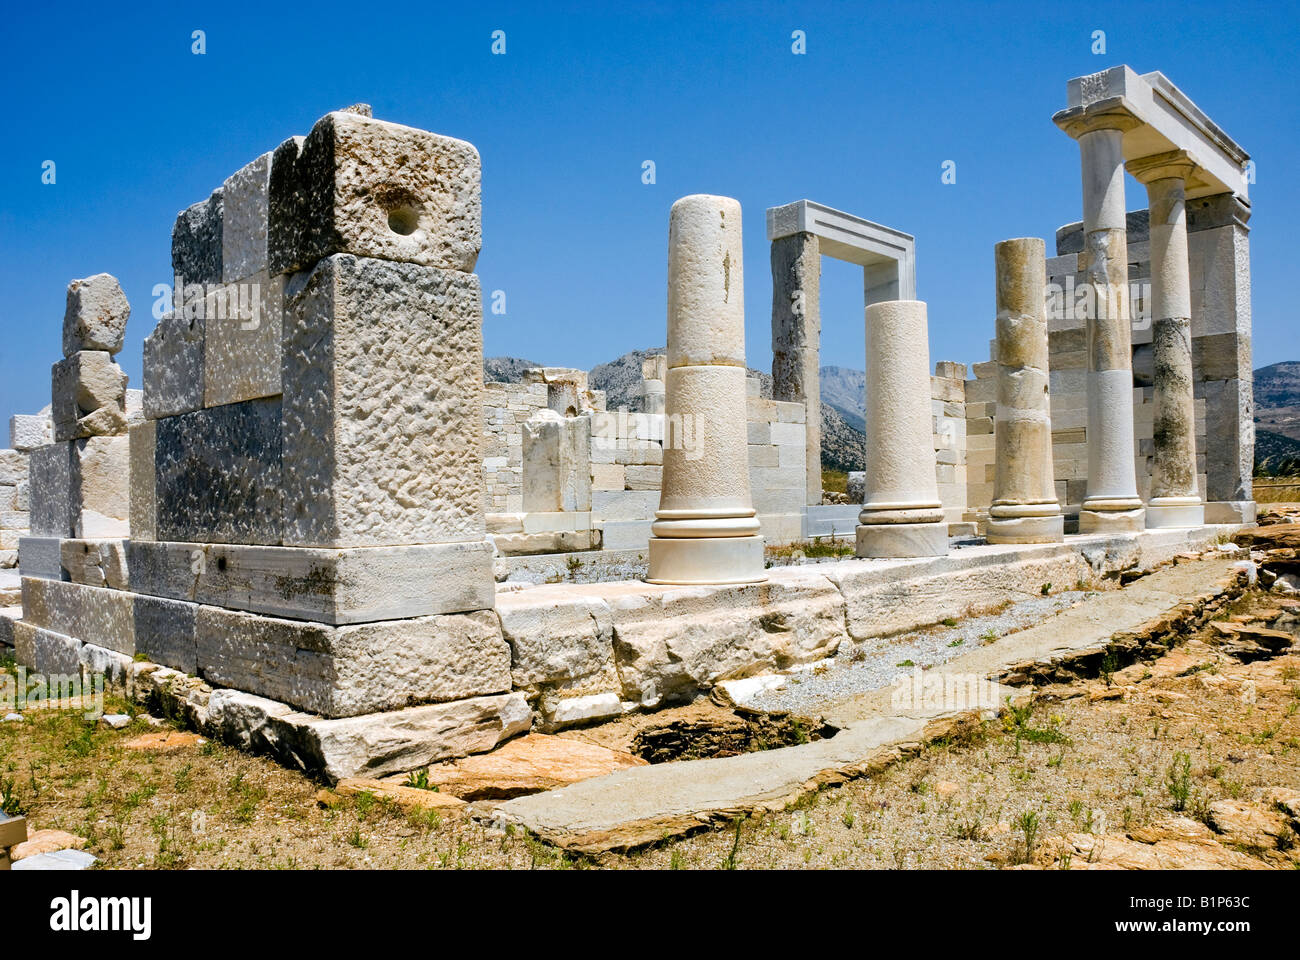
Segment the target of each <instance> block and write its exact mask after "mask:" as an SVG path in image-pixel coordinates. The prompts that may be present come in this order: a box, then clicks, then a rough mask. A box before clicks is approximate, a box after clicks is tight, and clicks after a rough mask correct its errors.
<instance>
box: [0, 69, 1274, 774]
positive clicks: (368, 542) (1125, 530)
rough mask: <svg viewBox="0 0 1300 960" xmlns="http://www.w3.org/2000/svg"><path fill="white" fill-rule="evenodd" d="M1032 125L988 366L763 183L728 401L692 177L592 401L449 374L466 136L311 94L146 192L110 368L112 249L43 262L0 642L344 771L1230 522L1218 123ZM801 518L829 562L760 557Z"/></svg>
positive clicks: (1104, 95)
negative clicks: (1053, 222)
mask: <svg viewBox="0 0 1300 960" xmlns="http://www.w3.org/2000/svg"><path fill="white" fill-rule="evenodd" d="M1053 119H1054V120H1055V122H1056V123H1057V125H1058V126H1060V127H1061V129H1062V130H1064V131H1065V132H1066V133H1067V134H1069V135H1070V136H1071V137H1073V138H1074V139H1075V140H1076V141H1077V142H1078V144H1079V157H1080V161H1081V174H1082V188H1083V189H1082V212H1083V218H1082V221H1081V222H1079V223H1074V224H1070V225H1067V226H1065V227H1062V228H1061V229H1060V230H1058V231H1057V234H1056V238H1055V242H1056V251H1055V254H1056V255H1055V256H1053V257H1050V258H1049V257H1047V255H1046V253H1047V252H1046V249H1045V244H1044V242H1043V241H1042V240H1041V239H1036V238H1032V237H1028V238H1018V239H1013V240H1007V241H1004V242H1003V243H1000V244H998V245H997V246H996V248H995V250H994V273H993V279H994V285H995V289H994V295H993V296H992V297H990V298H989V301H988V303H986V304H985V308H986V309H988V310H989V313H990V319H991V320H993V324H992V326H993V328H994V332H995V337H994V339H993V340H992V342H991V344H990V357H991V359H990V360H989V361H988V362H985V363H977V364H974V365H973V367H972V368H968V367H967V366H966V365H965V364H959V363H954V362H949V361H940V362H938V363H937V364H935V365H934V367H933V371H932V370H931V367H930V361H929V353H930V351H929V347H928V331H927V326H928V323H929V321H930V319H931V318H930V317H928V316H927V308H926V304H925V303H924V302H923V301H921V300H919V299H917V262H916V247H915V240H914V238H913V237H911V236H910V235H909V234H906V233H904V232H902V231H900V230H897V229H894V228H891V227H885V226H882V225H880V224H876V223H872V222H871V221H869V220H866V219H863V218H861V217H858V216H855V215H852V214H848V213H845V212H843V211H840V210H836V209H834V208H832V207H829V206H826V205H824V204H820V203H814V202H812V201H809V200H800V201H797V202H795V203H789V204H784V205H780V206H775V207H772V208H770V209H768V210H767V211H766V213H767V217H766V232H767V238H768V240H769V241H770V243H771V260H770V267H771V275H772V303H771V320H772V353H773V362H772V386H771V390H770V392H769V391H768V390H767V389H766V388H765V387H764V386H763V384H762V383H761V382H760V379H759V378H758V376H757V375H752V374H751V373H750V372H748V371H747V367H746V355H745V342H744V301H743V292H742V283H743V279H742V278H743V272H742V271H743V264H742V256H741V249H742V247H741V242H740V238H741V209H740V205H739V204H738V203H737V202H736V201H734V200H731V199H729V198H726V197H714V196H691V197H685V198H682V199H681V200H679V201H677V203H676V204H674V205H673V208H672V210H671V212H670V213H669V215H668V224H667V226H668V228H669V255H668V264H667V266H668V269H667V282H668V290H669V297H668V316H667V324H666V341H665V342H666V343H667V349H666V352H665V353H649V354H638V355H637V364H639V370H637V371H635V373H639V379H638V381H637V382H636V383H635V385H634V390H633V394H632V399H633V403H632V404H631V405H630V406H631V407H632V409H623V408H619V409H609V408H608V407H609V402H608V400H609V398H608V397H607V396H606V395H605V393H603V392H602V391H600V390H597V389H592V384H591V382H590V378H589V375H588V373H587V372H586V371H582V370H575V369H569V368H560V367H541V368H536V369H532V370H527V371H524V372H523V373H522V376H521V377H520V379H519V382H512V383H488V384H484V382H483V349H482V340H481V325H482V304H481V298H480V290H479V282H478V278H477V277H476V276H475V274H474V273H473V270H474V267H475V262H476V259H477V256H478V252H479V249H480V246H481V240H482V238H481V216H480V163H479V156H478V153H477V151H476V150H475V148H474V147H473V146H472V145H470V144H468V143H466V142H464V141H460V140H455V139H452V138H450V137H445V136H439V135H436V134H432V133H428V132H425V131H421V130H416V129H413V128H410V127H405V126H401V125H398V124H395V123H390V122H386V121H382V120H377V119H375V118H373V117H372V116H371V115H370V111H369V108H368V107H365V106H364V105H358V106H357V107H353V108H349V109H348V110H344V111H339V112H335V113H330V114H328V115H326V116H325V117H322V118H321V119H320V120H319V121H318V122H317V123H316V125H315V126H314V127H313V128H312V130H311V131H310V132H309V133H308V134H307V135H306V136H302V137H292V138H290V139H288V140H286V141H285V142H284V143H282V144H280V145H279V146H278V147H276V148H275V149H274V150H272V151H270V152H268V153H265V154H263V155H262V156H260V157H258V158H257V159H255V160H253V161H252V162H251V163H249V164H248V165H247V166H245V167H243V168H242V169H240V170H238V171H236V172H235V173H233V174H232V175H231V176H230V177H229V178H228V179H227V180H226V181H225V183H224V184H222V185H221V186H220V187H219V188H218V189H216V190H215V191H213V193H212V194H211V195H210V196H209V197H207V198H206V199H203V200H201V201H200V202H198V203H196V204H194V205H193V206H191V207H189V208H188V209H186V210H184V211H182V212H181V213H180V214H179V216H178V217H177V219H176V223H175V227H174V229H173V233H172V271H173V274H174V301H173V309H172V310H171V311H170V312H169V313H168V314H166V315H165V316H164V317H163V318H162V319H161V320H160V321H159V322H158V324H157V326H156V328H155V329H154V330H153V331H152V332H151V333H150V334H149V336H148V337H147V338H146V339H145V344H144V377H143V379H144V383H143V393H140V392H137V391H132V390H128V389H127V383H126V378H125V376H124V375H123V374H122V371H121V368H120V367H119V366H118V365H117V363H116V362H115V361H114V355H115V354H116V353H117V352H118V351H120V350H121V347H122V344H123V338H124V335H125V330H126V324H127V320H128V318H129V313H130V310H129V307H128V304H127V302H126V298H125V296H124V295H123V293H122V291H121V289H120V287H119V286H118V284H117V282H116V281H115V280H114V279H113V278H112V277H110V276H108V275H107V274H99V275H97V276H94V277H89V278H86V279H84V280H76V281H73V283H72V284H71V285H70V286H69V289H68V300H67V311H66V315H65V317H64V323H63V337H62V349H63V358H62V359H61V360H60V361H59V362H58V363H56V364H55V365H54V368H53V371H52V377H51V396H50V400H51V403H50V407H49V408H48V410H46V411H42V412H40V413H38V414H36V415H33V416H19V417H15V418H14V419H13V420H12V421H11V447H12V448H13V449H11V450H5V451H0V566H3V565H4V564H5V563H12V561H13V557H12V553H13V550H14V548H15V547H17V552H18V556H17V560H18V565H19V573H20V575H21V608H18V607H16V606H14V600H15V599H16V597H13V596H12V595H11V593H12V590H13V588H12V587H8V588H7V589H9V590H10V594H6V593H4V589H0V599H4V598H5V597H8V599H6V600H4V602H5V603H8V604H9V606H7V607H4V606H3V604H0V607H3V608H0V644H4V645H6V646H8V645H12V646H14V647H15V648H16V651H15V652H16V656H17V658H18V660H19V661H20V662H21V663H23V664H24V665H26V666H28V667H29V668H31V669H33V670H37V671H41V672H44V673H51V674H68V673H76V672H79V671H81V670H83V669H84V670H88V671H91V672H103V673H105V674H107V675H108V677H109V678H110V680H111V681H112V682H114V683H118V684H121V685H123V686H126V687H127V688H128V689H129V691H130V692H131V693H132V695H133V696H135V697H137V698H138V699H140V700H143V701H145V702H148V703H150V704H153V705H161V706H165V707H166V708H167V709H168V710H171V711H176V712H179V713H180V714H181V715H183V716H184V717H185V718H186V719H188V720H189V722H190V723H191V724H193V725H194V726H195V727H196V728H198V729H200V730H202V731H204V732H205V733H207V734H208V735H211V736H220V737H223V738H225V739H227V740H231V741H233V742H235V743H237V744H239V745H241V746H244V747H247V748H251V749H257V750H264V751H267V752H269V753H271V754H272V755H274V756H276V757H277V758H278V759H280V760H281V761H282V762H285V763H288V764H292V765H295V766H299V767H302V768H304V769H308V770H313V771H319V772H322V773H323V774H325V775H326V776H328V777H330V778H339V777H347V776H356V775H371V776H379V775H384V774H388V773H398V772H403V771H408V770H412V769H415V768H417V767H419V766H422V765H424V764H427V763H430V762H432V761H437V760H442V759H449V758H453V757H459V756H464V755H466V754H471V753H477V752H483V751H487V750H491V749H492V748H494V747H495V746H496V745H497V744H499V743H501V742H502V741H503V740H506V739H508V738H510V737H512V736H515V735H517V734H520V733H523V732H525V731H527V730H530V729H536V730H543V731H547V730H556V729H561V728H564V727H568V726H573V725H575V724H581V723H587V722H591V721H595V720H600V719H603V718H609V717H615V716H619V715H621V714H624V713H627V712H630V711H636V710H649V709H655V708H657V707H660V706H663V705H666V704H671V703H680V702H686V701H689V700H691V699H692V698H695V697H698V696H700V695H702V694H707V693H708V692H710V691H711V690H713V689H714V688H715V687H717V686H718V685H719V684H721V683H724V682H727V681H729V680H733V679H737V678H746V677H752V676H756V675H761V674H766V673H773V672H778V671H789V670H793V669H799V668H803V667H807V666H809V665H813V664H816V663H817V662H818V661H820V660H823V659H825V658H827V657H830V656H832V655H834V654H835V652H836V651H837V650H838V649H839V648H840V646H841V645H842V644H844V643H846V642H853V643H859V642H864V641H870V640H873V639H875V638H883V637H887V636H890V635H892V634H895V633H898V632H900V631H903V630H907V629H913V628H915V627H918V626H924V625H926V624H932V623H936V622H939V621H941V620H943V619H945V618H948V617H958V616H963V615H965V614H966V613H967V612H968V611H969V610H970V609H973V608H975V607H977V606H981V605H988V606H994V605H997V604H999V603H1005V602H1009V601H1012V600H1016V599H1022V598H1023V597H1025V596H1028V595H1036V594H1037V593H1038V592H1039V589H1040V587H1041V585H1042V584H1043V583H1057V584H1073V583H1078V582H1081V581H1084V582H1086V581H1090V580H1092V579H1093V578H1096V577H1099V576H1106V575H1116V574H1118V572H1119V571H1121V570H1127V569H1133V568H1136V567H1146V566H1150V565H1152V564H1154V563H1158V562H1161V561H1163V560H1166V559H1168V558H1170V557H1172V556H1174V555H1175V554H1177V553H1179V552H1180V551H1183V550H1187V549H1189V548H1190V549H1195V548H1197V547H1198V546H1201V545H1204V544H1208V543H1210V542H1213V540H1214V539H1215V538H1216V537H1218V536H1220V535H1221V534H1222V533H1224V532H1225V531H1226V530H1227V529H1229V527H1228V526H1215V524H1224V525H1227V524H1240V523H1247V522H1250V521H1251V520H1252V519H1253V517H1254V503H1253V501H1252V499H1251V487H1250V482H1251V481H1250V477H1251V463H1252V457H1253V423H1252V399H1251V380H1250V301H1249V280H1250V273H1249V260H1248V241H1247V228H1246V221H1247V219H1248V216H1249V200H1248V197H1247V193H1246V189H1247V188H1246V184H1245V179H1244V177H1243V176H1242V170H1243V165H1244V164H1245V163H1246V160H1247V157H1246V154H1245V152H1244V151H1243V150H1242V149H1241V148H1240V147H1239V146H1237V145H1236V144H1235V143H1233V142H1232V141H1231V140H1230V139H1229V138H1228V137H1227V136H1226V134H1224V133H1223V131H1222V130H1221V129H1220V128H1219V127H1218V126H1217V125H1215V124H1214V123H1212V122H1211V121H1210V120H1209V119H1208V118H1207V117H1205V115H1204V114H1203V113H1202V112H1201V111H1200V110H1199V109H1198V108H1197V107H1196V106H1195V104H1193V103H1192V102H1191V100H1190V99H1188V98H1187V97H1186V95H1185V94H1183V93H1182V92H1181V91H1180V90H1178V88H1177V87H1175V86H1174V85H1173V84H1172V83H1170V82H1169V81H1168V80H1167V79H1166V78H1165V77H1164V76H1163V75H1162V74H1159V73H1149V74H1144V75H1138V74H1136V73H1134V72H1133V71H1132V70H1130V69H1129V68H1127V67H1115V68H1112V69H1110V70H1107V71H1103V72H1101V73H1098V74H1094V75H1091V76H1088V77H1080V78H1076V79H1075V80H1071V81H1070V82H1069V84H1068V87H1067V107H1066V109H1064V110H1062V111H1061V112H1060V113H1058V114H1057V115H1056V116H1055V117H1054V118H1053ZM1067 172H1069V166H1068V165H1064V166H1063V175H1065V174H1066V173H1067ZM1126 172H1127V173H1131V174H1132V175H1133V176H1134V177H1135V178H1136V179H1137V180H1138V181H1139V182H1140V183H1142V184H1143V185H1144V186H1145V187H1146V190H1147V198H1148V203H1149V210H1145V211H1137V212H1133V211H1127V210H1126V203H1125V197H1124V177H1125V175H1126ZM1069 175H1071V176H1073V173H1069ZM823 256H830V257H834V258H837V259H840V260H845V261H848V262H851V263H854V264H857V265H860V266H861V267H862V270H863V315H862V317H861V318H857V319H854V318H849V320H848V321H847V322H851V323H863V324H864V332H865V341H866V357H865V359H866V396H865V400H866V407H865V413H866V416H865V426H866V450H865V451H864V453H865V464H866V470H865V471H864V472H863V473H862V474H861V475H860V476H858V477H851V478H850V488H849V489H850V492H851V496H850V497H849V498H848V499H849V502H847V503H846V502H844V501H843V498H832V497H828V496H827V495H826V494H825V493H824V492H823V490H822V480H821V426H822V413H821V400H820V386H819V378H820V370H821V368H820V357H819V352H820V336H821V329H822V324H823V322H824V320H829V318H823V317H822V316H821V311H820V302H819V301H820V263H821V258H822V257H823ZM1146 291H1149V292H1146ZM1084 294H1087V296H1085V295H1084ZM655 339H657V337H656V338H655ZM611 389H612V388H611ZM812 538H826V539H832V538H833V539H839V540H842V541H844V542H845V543H846V544H848V543H851V544H853V549H854V550H855V552H856V554H857V556H856V557H854V558H847V559H834V560H829V561H827V562H822V563H813V562H803V561H802V560H800V559H799V555H798V553H797V551H794V550H791V551H787V553H789V554H792V555H793V561H792V562H786V560H783V559H781V558H778V557H776V555H775V554H774V553H773V552H772V551H765V547H771V546H775V545H785V544H798V543H799V542H800V541H806V540H809V539H812ZM0 573H4V571H0ZM8 576H10V577H12V574H8ZM0 580H3V578H2V577H0ZM0 588H5V584H4V583H3V582H0ZM900 598H904V599H902V600H900Z"/></svg>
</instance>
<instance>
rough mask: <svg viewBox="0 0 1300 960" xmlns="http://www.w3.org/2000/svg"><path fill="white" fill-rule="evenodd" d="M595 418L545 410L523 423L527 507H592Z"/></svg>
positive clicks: (550, 508)
mask: <svg viewBox="0 0 1300 960" xmlns="http://www.w3.org/2000/svg"><path fill="white" fill-rule="evenodd" d="M590 450H591V420H590V418H588V417H564V416H561V415H560V414H558V413H556V412H555V411H553V410H542V411H539V412H538V413H537V414H536V415H534V416H533V417H532V418H531V419H530V420H528V421H527V422H526V423H525V424H524V425H523V472H524V477H523V497H524V510H528V511H533V510H536V511H543V512H550V511H557V510H578V511H582V510H590V509H591V459H590V457H591V453H590Z"/></svg>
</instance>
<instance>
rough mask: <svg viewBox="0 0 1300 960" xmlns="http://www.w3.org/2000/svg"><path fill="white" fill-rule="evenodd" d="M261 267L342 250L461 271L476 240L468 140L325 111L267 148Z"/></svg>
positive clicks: (476, 176) (474, 154)
mask: <svg viewBox="0 0 1300 960" xmlns="http://www.w3.org/2000/svg"><path fill="white" fill-rule="evenodd" d="M269 209H270V212H269V218H270V225H269V241H268V242H269V263H270V271H271V273H285V272H289V271H294V270H303V269H308V268H310V267H311V266H312V265H313V264H315V263H316V262H317V261H318V260H321V259H323V258H325V257H328V256H330V255H331V254H335V253H350V254H355V255H357V256H363V257H376V258H379V259H383V260H395V261H403V262H409V263H418V264H422V265H424V266H432V267H443V268H446V269H450V270H461V271H467V272H468V271H470V270H473V269H474V263H475V261H476V260H477V258H478V251H479V247H480V245H481V242H482V241H481V230H482V222H481V221H482V215H481V209H480V163H479V156H478V151H477V150H475V149H474V146H473V145H472V144H469V143H466V142H465V141H463V140H455V139H452V138H451V137H443V136H439V135H437V134H433V133H428V132H426V131H424V130H416V129H414V128H412V127H404V126H401V125H400V124H396V123H387V122H385V121H382V120H375V119H373V118H371V117H365V116H361V115H359V114H354V113H346V112H341V113H330V114H327V115H326V116H324V117H322V118H321V119H320V120H318V121H317V122H316V125H315V126H314V127H313V128H312V131H311V133H310V134H309V135H308V136H307V138H306V139H305V140H304V141H302V144H301V147H298V145H297V144H292V145H291V144H286V145H284V146H282V147H281V148H280V149H278V150H276V152H275V154H274V156H273V158H272V164H271V181H270V198H269Z"/></svg>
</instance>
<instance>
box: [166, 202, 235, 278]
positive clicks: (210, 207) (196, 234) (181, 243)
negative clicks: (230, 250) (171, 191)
mask: <svg viewBox="0 0 1300 960" xmlns="http://www.w3.org/2000/svg"><path fill="white" fill-rule="evenodd" d="M222 206H223V204H222V196H221V190H220V189H217V190H214V191H213V192H212V195H211V196H210V197H208V199H206V200H202V201H200V202H199V203H196V204H194V205H193V206H191V207H187V208H186V209H184V210H182V211H181V212H180V213H179V214H177V215H176V224H175V225H174V226H173V227H172V271H173V273H175V275H176V276H177V277H179V278H181V280H182V281H183V285H185V286H188V285H189V284H194V283H220V282H221V260H222Z"/></svg>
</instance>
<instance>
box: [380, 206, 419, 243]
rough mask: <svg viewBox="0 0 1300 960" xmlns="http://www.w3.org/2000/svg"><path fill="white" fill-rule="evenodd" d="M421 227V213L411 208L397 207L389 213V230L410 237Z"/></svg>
mask: <svg viewBox="0 0 1300 960" xmlns="http://www.w3.org/2000/svg"><path fill="white" fill-rule="evenodd" d="M419 226H420V212H419V211H418V210H416V209H415V208H414V207H411V206H403V207H395V208H394V209H392V210H389V211H388V229H390V230H392V231H393V233H396V234H400V235H401V236H403V237H409V236H410V235H411V234H413V233H415V231H416V230H417V229H419Z"/></svg>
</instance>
